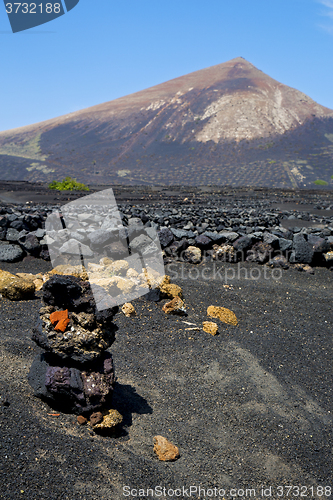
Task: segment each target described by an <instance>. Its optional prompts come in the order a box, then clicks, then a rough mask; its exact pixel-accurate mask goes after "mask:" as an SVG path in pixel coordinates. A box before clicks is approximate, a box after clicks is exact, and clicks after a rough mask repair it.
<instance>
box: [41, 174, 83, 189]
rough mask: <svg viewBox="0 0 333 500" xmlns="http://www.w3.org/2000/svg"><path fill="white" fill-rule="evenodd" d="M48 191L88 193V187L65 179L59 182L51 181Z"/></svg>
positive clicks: (74, 180) (70, 179)
mask: <svg viewBox="0 0 333 500" xmlns="http://www.w3.org/2000/svg"><path fill="white" fill-rule="evenodd" d="M49 189H57V190H58V191H89V188H88V186H86V185H85V184H82V183H81V182H77V181H76V179H72V177H65V178H64V179H63V180H62V181H61V182H59V181H52V182H51V184H49Z"/></svg>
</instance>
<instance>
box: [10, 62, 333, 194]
mask: <svg viewBox="0 0 333 500" xmlns="http://www.w3.org/2000/svg"><path fill="white" fill-rule="evenodd" d="M332 160H333V111H332V110H330V109H328V108H325V107H323V106H320V105H319V104H317V103H316V102H314V101H313V100H312V99H311V98H309V97H307V96H306V95H305V94H303V93H302V92H299V91H298V90H295V89H292V88H290V87H288V86H286V85H283V84H281V83H279V82H277V81H276V80H273V79H272V78H270V77H269V76H267V75H265V74H264V73H263V72H261V71H260V70H258V69H257V68H255V67H254V66H253V65H252V64H251V63H249V62H247V61H246V60H245V59H242V58H236V59H233V60H231V61H228V62H226V63H223V64H219V65H217V66H213V67H211V68H207V69H204V70H200V71H196V72H194V73H191V74H188V75H185V76H182V77H180V78H176V79H174V80H170V81H168V82H165V83H163V84H160V85H157V86H155V87H151V88H150V89H147V90H143V91H141V92H137V93H135V94H131V95H129V96H125V97H122V98H120V99H116V100H114V101H110V102H107V103H104V104H100V105H97V106H94V107H91V108H87V109H84V110H81V111H78V112H75V113H71V114H69V115H64V116H61V117H59V118H55V119H52V120H48V121H46V122H42V123H39V124H36V125H31V126H28V127H23V128H18V129H14V130H10V131H6V132H3V133H0V178H2V179H25V180H32V181H33V180H45V181H48V180H52V179H54V178H57V179H60V178H62V177H63V176H65V175H72V176H75V177H77V178H78V179H79V180H80V181H83V182H88V183H89V182H94V183H101V182H106V183H117V184H119V183H134V184H194V185H195V184H231V185H263V186H272V187H274V186H275V187H304V186H309V185H313V182H314V181H315V180H316V179H324V180H326V181H327V182H329V183H330V182H331V180H330V179H331V175H333V162H332Z"/></svg>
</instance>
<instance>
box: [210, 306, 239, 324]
mask: <svg viewBox="0 0 333 500" xmlns="http://www.w3.org/2000/svg"><path fill="white" fill-rule="evenodd" d="M207 315H208V316H210V317H211V318H217V319H219V320H220V321H222V322H223V323H226V324H227V325H235V326H236V325H238V320H237V318H236V315H235V313H233V312H232V311H230V309H226V308H225V307H219V306H209V307H208V309H207Z"/></svg>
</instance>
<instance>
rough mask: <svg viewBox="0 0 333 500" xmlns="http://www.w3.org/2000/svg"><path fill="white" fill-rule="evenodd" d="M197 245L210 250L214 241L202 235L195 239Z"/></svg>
mask: <svg viewBox="0 0 333 500" xmlns="http://www.w3.org/2000/svg"><path fill="white" fill-rule="evenodd" d="M195 243H196V244H197V245H198V247H199V248H208V247H209V246H210V245H211V243H212V240H211V239H210V238H208V236H205V235H204V234H200V235H199V236H197V237H196V238H195Z"/></svg>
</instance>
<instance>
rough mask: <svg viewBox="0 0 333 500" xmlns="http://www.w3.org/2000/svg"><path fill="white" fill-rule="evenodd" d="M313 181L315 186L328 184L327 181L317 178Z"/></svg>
mask: <svg viewBox="0 0 333 500" xmlns="http://www.w3.org/2000/svg"><path fill="white" fill-rule="evenodd" d="M314 183H315V184H316V185H317V186H328V182H326V181H323V180H321V179H317V180H316V181H314Z"/></svg>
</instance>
